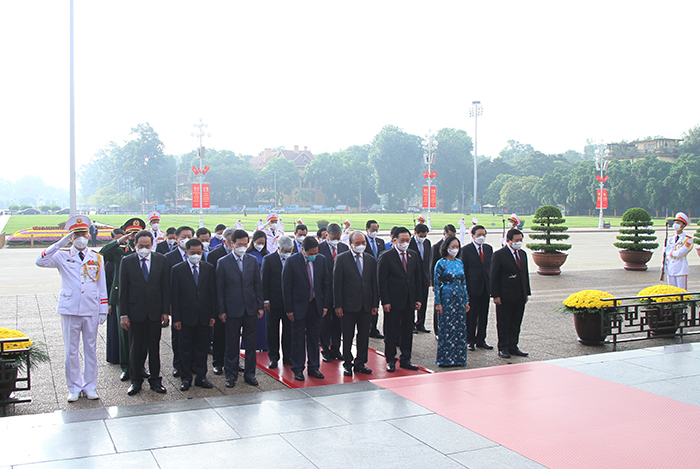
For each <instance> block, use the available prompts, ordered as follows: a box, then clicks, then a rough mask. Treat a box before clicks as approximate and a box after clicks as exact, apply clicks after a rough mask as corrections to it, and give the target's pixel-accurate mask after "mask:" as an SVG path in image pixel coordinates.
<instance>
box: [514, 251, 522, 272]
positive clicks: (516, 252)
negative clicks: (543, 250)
mask: <svg viewBox="0 0 700 469" xmlns="http://www.w3.org/2000/svg"><path fill="white" fill-rule="evenodd" d="M515 260H516V261H518V269H519V270H522V266H521V265H520V255H519V254H518V251H515Z"/></svg>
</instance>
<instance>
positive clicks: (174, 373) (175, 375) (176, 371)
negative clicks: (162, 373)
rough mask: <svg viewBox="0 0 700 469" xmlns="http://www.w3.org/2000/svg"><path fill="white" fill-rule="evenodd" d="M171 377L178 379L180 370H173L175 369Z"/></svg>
mask: <svg viewBox="0 0 700 469" xmlns="http://www.w3.org/2000/svg"><path fill="white" fill-rule="evenodd" d="M173 376H174V377H176V378H179V377H180V370H178V369H177V368H175V369H174V370H173Z"/></svg>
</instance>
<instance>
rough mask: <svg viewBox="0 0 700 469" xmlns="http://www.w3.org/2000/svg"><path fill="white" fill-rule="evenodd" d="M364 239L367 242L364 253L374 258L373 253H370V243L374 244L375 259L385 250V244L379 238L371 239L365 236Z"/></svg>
mask: <svg viewBox="0 0 700 469" xmlns="http://www.w3.org/2000/svg"><path fill="white" fill-rule="evenodd" d="M365 239H366V240H367V249H366V250H365V252H366V253H367V254H369V255H370V256H374V251H372V243H375V244H376V245H377V258H378V257H379V255H380V254H381V253H382V251H384V250H385V249H386V243H385V242H384V240H383V239H381V238H374V239H372V238H370V237H369V236H367V235H365Z"/></svg>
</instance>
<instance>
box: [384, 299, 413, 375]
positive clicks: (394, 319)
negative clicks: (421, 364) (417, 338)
mask: <svg viewBox="0 0 700 469" xmlns="http://www.w3.org/2000/svg"><path fill="white" fill-rule="evenodd" d="M413 312H414V309H413V305H410V306H409V308H408V309H403V310H399V309H394V308H391V311H389V312H388V313H384V336H385V337H384V354H385V355H386V362H387V363H394V362H396V341H397V340H399V341H400V344H401V356H400V357H399V360H400V361H401V362H410V361H411V349H412V348H413V324H414V323H413Z"/></svg>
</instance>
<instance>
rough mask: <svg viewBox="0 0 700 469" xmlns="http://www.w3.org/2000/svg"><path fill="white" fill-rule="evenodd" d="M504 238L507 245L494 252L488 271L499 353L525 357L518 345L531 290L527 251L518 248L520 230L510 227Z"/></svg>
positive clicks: (520, 235)
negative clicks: (494, 309)
mask: <svg viewBox="0 0 700 469" xmlns="http://www.w3.org/2000/svg"><path fill="white" fill-rule="evenodd" d="M506 240H507V244H506V246H504V247H502V248H501V249H499V250H498V251H496V252H495V253H494V254H493V258H492V259H491V272H490V281H491V296H492V297H493V303H494V304H495V305H496V330H497V331H498V356H499V357H501V358H510V357H511V355H516V356H518V357H527V356H528V354H527V352H523V351H522V350H520V349H519V348H518V340H519V337H520V325H521V324H522V322H523V314H524V312H525V303H527V300H528V298H527V297H528V296H530V294H531V292H530V277H529V275H530V274H529V271H528V267H527V255H526V254H525V251H523V250H522V249H521V247H522V244H523V233H522V232H521V231H520V230H517V229H511V230H510V231H508V233H507V234H506Z"/></svg>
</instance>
